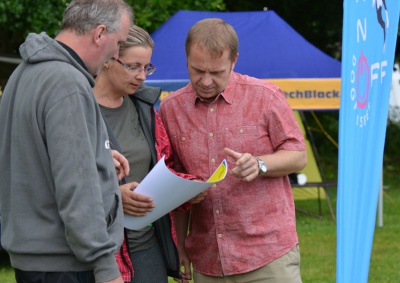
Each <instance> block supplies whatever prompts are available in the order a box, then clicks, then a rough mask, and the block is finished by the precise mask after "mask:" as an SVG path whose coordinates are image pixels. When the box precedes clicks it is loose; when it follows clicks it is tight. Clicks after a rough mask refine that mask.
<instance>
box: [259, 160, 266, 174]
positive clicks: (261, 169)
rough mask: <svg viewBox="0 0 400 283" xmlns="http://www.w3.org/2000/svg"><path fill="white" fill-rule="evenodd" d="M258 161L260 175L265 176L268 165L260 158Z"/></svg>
mask: <svg viewBox="0 0 400 283" xmlns="http://www.w3.org/2000/svg"><path fill="white" fill-rule="evenodd" d="M257 161H258V168H259V172H258V174H259V175H263V174H265V173H266V172H267V170H268V169H267V165H266V164H265V162H264V161H262V160H261V159H260V158H257Z"/></svg>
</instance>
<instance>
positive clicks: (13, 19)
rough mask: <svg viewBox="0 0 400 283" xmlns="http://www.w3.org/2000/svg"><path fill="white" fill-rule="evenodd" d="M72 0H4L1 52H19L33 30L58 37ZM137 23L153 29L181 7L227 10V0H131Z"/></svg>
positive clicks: (0, 9)
mask: <svg viewBox="0 0 400 283" xmlns="http://www.w3.org/2000/svg"><path fill="white" fill-rule="evenodd" d="M69 2H70V0H1V1H0V53H13V54H18V47H19V45H20V44H21V43H22V42H23V41H24V39H25V37H26V35H27V34H28V33H29V32H36V33H39V32H42V31H45V32H47V33H48V34H49V35H50V36H52V37H54V36H55V35H56V34H57V32H58V31H59V29H60V23H61V19H62V12H63V11H64V9H65V7H66V6H67V5H68V3H69ZM127 3H128V4H130V5H131V6H132V8H133V10H134V11H135V16H136V20H135V23H136V24H137V25H139V26H141V27H143V28H145V29H147V30H148V31H149V32H150V33H151V32H153V31H154V30H156V29H157V28H158V27H159V26H160V25H161V24H162V23H164V22H165V21H166V20H167V19H168V18H169V17H170V16H171V15H173V14H174V13H175V12H176V11H178V10H181V9H187V10H208V11H223V10H225V4H224V1H223V0H196V1H186V0H128V1H127Z"/></svg>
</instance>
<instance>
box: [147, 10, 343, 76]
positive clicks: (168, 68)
mask: <svg viewBox="0 0 400 283" xmlns="http://www.w3.org/2000/svg"><path fill="white" fill-rule="evenodd" d="M204 18H221V19H223V20H225V21H226V22H228V23H229V24H231V25H232V26H233V27H234V28H235V30H236V32H237V34H238V36H239V59H238V62H237V64H236V66H235V71H237V72H239V73H243V74H247V75H250V76H254V77H257V78H260V79H268V78H339V77H340V73H341V64H340V62H339V61H337V60H335V59H334V58H332V57H330V56H328V55H326V54H325V53H323V52H322V51H320V50H319V49H317V48H316V47H315V46H313V45H312V44H310V43H309V42H308V41H307V40H306V39H304V38H303V37H302V36H301V35H300V34H298V33H297V32H296V31H295V30H294V29H293V28H292V27H290V26H289V25H288V24H287V23H286V22H285V21H284V20H283V19H282V18H280V17H279V16H278V15H277V14H276V13H275V12H274V11H260V12H202V11H179V12H177V13H176V14H174V15H173V16H172V17H171V18H170V19H169V20H168V21H166V22H165V23H164V24H163V25H162V26H161V27H160V28H158V29H157V30H156V31H155V32H154V33H153V34H152V35H151V36H152V38H153V40H154V42H155V49H154V51H153V56H152V63H153V64H154V65H155V66H156V67H157V72H155V73H154V74H153V75H152V76H151V77H148V79H149V80H188V78H189V77H188V74H187V69H186V55H185V39H186V35H187V32H188V30H189V28H190V27H191V26H192V25H193V24H195V23H196V22H197V21H199V20H201V19H204Z"/></svg>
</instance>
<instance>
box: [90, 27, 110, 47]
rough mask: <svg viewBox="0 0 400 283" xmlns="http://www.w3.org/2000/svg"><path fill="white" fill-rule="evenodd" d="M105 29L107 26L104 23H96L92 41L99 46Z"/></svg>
mask: <svg viewBox="0 0 400 283" xmlns="http://www.w3.org/2000/svg"><path fill="white" fill-rule="evenodd" d="M106 31H107V28H106V26H105V25H98V26H97V27H96V28H95V29H94V32H93V42H94V43H95V44H96V45H97V46H99V45H100V44H101V41H102V40H103V37H104V35H105V33H106Z"/></svg>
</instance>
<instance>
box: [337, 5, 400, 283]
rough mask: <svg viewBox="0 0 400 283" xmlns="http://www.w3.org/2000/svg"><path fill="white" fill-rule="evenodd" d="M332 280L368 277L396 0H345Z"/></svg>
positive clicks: (398, 7) (396, 18) (395, 27)
mask: <svg viewBox="0 0 400 283" xmlns="http://www.w3.org/2000/svg"><path fill="white" fill-rule="evenodd" d="M343 8H344V18H343V48H342V49H343V54H342V80H341V82H342V85H341V101H340V118H339V174H338V175H339V176H338V201H337V256H336V282H340V283H347V282H348V283H353V282H359V283H360V282H361V283H362V282H367V281H368V271H369V262H370V257H371V250H372V243H373V234H374V227H375V219H376V209H377V202H378V193H379V184H380V178H381V173H382V162H383V150H384V141H385V133H386V123H387V116H388V106H389V97H390V86H391V80H392V72H393V65H394V51H395V47H396V38H397V30H398V23H399V12H400V1H399V0H386V1H385V0H380V1H378V0H366V1H364V0H345V1H344V7H343Z"/></svg>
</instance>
